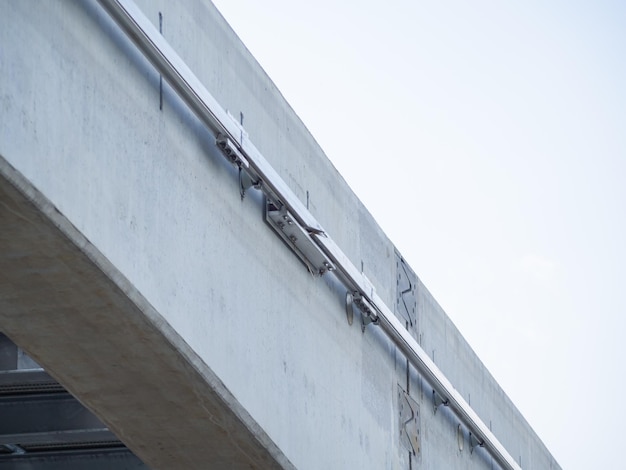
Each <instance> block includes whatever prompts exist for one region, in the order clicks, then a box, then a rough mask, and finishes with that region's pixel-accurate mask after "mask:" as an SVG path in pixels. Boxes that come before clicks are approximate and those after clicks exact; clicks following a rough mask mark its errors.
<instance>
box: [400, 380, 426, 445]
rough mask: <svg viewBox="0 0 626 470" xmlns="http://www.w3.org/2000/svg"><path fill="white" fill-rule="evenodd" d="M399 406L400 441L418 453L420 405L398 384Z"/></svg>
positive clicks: (419, 442)
mask: <svg viewBox="0 0 626 470" xmlns="http://www.w3.org/2000/svg"><path fill="white" fill-rule="evenodd" d="M398 407H399V415H400V416H399V418H400V423H399V424H400V441H401V442H402V444H403V445H404V447H405V448H406V449H407V450H408V451H409V452H412V453H413V455H417V454H418V453H419V452H420V447H421V445H420V444H421V441H420V419H419V417H420V414H419V413H420V411H419V410H420V407H419V404H418V403H417V402H416V401H415V400H413V399H412V398H411V397H410V396H409V394H408V393H406V392H405V391H404V390H402V387H400V385H398Z"/></svg>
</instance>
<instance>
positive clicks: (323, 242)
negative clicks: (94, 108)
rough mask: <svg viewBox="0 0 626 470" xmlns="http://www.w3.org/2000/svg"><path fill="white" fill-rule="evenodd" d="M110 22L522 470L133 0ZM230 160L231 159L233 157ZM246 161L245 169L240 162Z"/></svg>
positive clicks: (492, 445)
mask: <svg viewBox="0 0 626 470" xmlns="http://www.w3.org/2000/svg"><path fill="white" fill-rule="evenodd" d="M98 1H99V2H100V4H101V5H102V6H103V7H104V9H105V10H106V11H107V12H108V13H109V14H110V16H111V17H112V18H113V19H114V20H115V21H116V22H117V24H118V25H119V26H120V28H121V29H122V30H123V31H124V32H125V33H126V35H127V36H128V37H129V38H130V39H131V40H132V41H133V42H134V43H135V45H136V46H137V47H138V48H139V49H140V50H141V51H142V52H143V54H144V55H145V56H146V57H147V58H148V60H150V62H151V63H152V64H153V65H154V66H155V68H156V69H157V70H158V72H159V73H160V74H161V75H162V76H163V77H164V78H165V79H166V80H167V81H168V82H169V83H170V85H171V86H172V87H173V88H174V90H175V91H176V92H177V93H178V95H179V96H180V98H181V99H182V100H183V101H184V102H185V103H186V104H187V105H188V106H189V108H190V109H191V110H193V111H194V112H195V114H196V115H197V116H198V118H200V120H201V121H202V122H204V123H205V125H206V126H207V127H208V128H209V129H210V130H211V131H213V133H215V136H216V138H218V139H221V140H220V141H221V142H227V141H226V140H224V139H225V138H228V139H230V142H228V145H230V146H231V149H230V150H231V153H235V154H236V153H239V152H240V153H241V155H242V156H243V157H244V158H243V159H239V160H237V159H234V160H232V159H231V161H234V162H240V163H239V166H240V168H241V170H242V171H246V172H247V173H248V174H249V177H250V179H251V181H255V182H256V183H257V186H258V187H260V188H261V189H262V190H263V192H264V193H265V194H266V195H267V197H268V198H270V199H271V201H272V202H273V203H275V204H276V205H277V206H278V207H279V208H280V207H281V206H283V205H284V206H285V207H286V208H287V210H288V212H289V213H290V215H291V216H293V218H294V219H296V221H297V222H298V224H299V225H300V226H301V228H302V229H303V230H304V231H305V232H307V233H308V234H309V236H310V239H311V240H312V241H313V242H314V243H316V244H317V245H318V246H319V247H320V248H321V249H322V251H323V252H324V254H325V255H326V256H327V257H328V258H329V260H330V261H331V262H332V263H333V264H334V265H335V267H336V270H334V271H333V272H334V273H335V274H336V275H337V277H338V278H339V279H340V280H341V281H342V282H343V283H344V285H345V286H346V288H347V289H348V290H349V291H351V292H353V293H356V294H357V295H358V296H359V297H360V298H365V299H366V300H367V301H368V302H367V303H365V305H367V304H371V306H372V307H373V309H374V310H375V312H368V315H371V316H373V317H375V318H372V320H379V323H380V324H381V326H382V328H383V329H384V331H385V332H386V333H387V334H388V336H389V337H390V338H391V339H392V341H393V342H394V343H395V344H396V345H397V346H398V348H399V349H400V350H401V351H402V352H403V353H404V354H405V355H406V357H407V358H408V359H409V361H410V362H411V363H412V364H413V365H414V366H415V367H416V368H417V369H418V370H419V371H420V372H421V373H422V374H424V376H425V377H426V379H427V380H428V382H429V383H430V384H431V385H432V386H433V388H434V389H435V390H436V391H437V392H438V393H439V394H440V395H441V396H442V397H444V398H445V400H446V401H447V402H448V404H449V406H450V407H451V408H452V409H453V410H454V411H455V413H456V414H457V416H458V417H459V418H460V419H461V421H463V423H464V424H465V425H466V426H467V427H468V428H469V430H470V431H471V432H472V433H473V434H474V435H476V436H477V437H478V438H479V439H480V440H481V441H482V443H483V445H484V447H485V448H486V449H487V450H488V451H489V452H490V454H491V455H492V456H493V457H494V459H495V460H496V461H497V462H498V463H499V464H500V465H501V466H502V467H503V468H505V469H507V470H518V469H520V468H521V467H520V466H519V465H518V464H517V463H516V462H515V460H514V459H513V458H512V457H511V456H510V455H509V453H508V452H507V451H506V449H505V448H504V446H502V444H501V443H500V442H499V441H498V439H497V438H496V437H495V435H494V434H493V433H492V432H491V431H490V430H489V428H488V427H487V426H486V425H485V424H484V422H483V421H482V420H481V419H480V417H479V416H478V415H477V414H476V412H474V410H473V409H472V408H471V407H470V405H469V404H468V403H467V402H466V401H465V400H464V399H463V398H462V396H461V395H460V394H459V392H458V391H457V390H456V389H455V388H454V386H453V385H452V384H451V383H450V382H449V381H448V380H447V378H446V377H445V375H444V374H443V372H442V371H441V370H439V368H438V367H437V366H436V365H435V364H434V363H433V361H432V360H430V358H429V357H428V355H427V354H426V353H425V352H424V351H423V350H422V349H421V347H420V346H419V345H418V344H417V342H416V341H415V340H414V339H413V338H412V337H411V336H410V335H409V334H408V332H407V331H406V330H405V329H404V328H403V326H402V325H401V324H400V322H399V321H398V320H397V319H396V318H395V316H394V315H393V313H392V312H391V310H389V308H388V307H387V306H386V305H385V303H384V302H383V301H382V299H380V297H378V296H377V295H376V294H375V292H374V290H373V289H372V287H371V284H370V283H369V281H368V280H367V279H366V278H365V276H364V275H363V274H362V273H361V272H360V271H359V270H358V269H357V268H356V267H355V266H354V265H353V264H352V262H351V261H350V260H349V259H348V257H347V256H346V255H345V254H344V253H343V251H342V250H341V249H340V248H339V247H338V246H337V245H336V243H335V242H334V241H333V240H332V239H331V238H330V237H328V236H327V234H326V233H325V232H324V230H323V229H322V227H321V225H320V224H319V223H318V222H317V220H316V219H315V218H314V217H313V215H312V214H311V213H310V212H309V211H308V210H307V208H306V207H305V206H304V205H303V204H302V203H301V202H300V200H299V199H298V198H297V197H296V195H295V194H294V193H293V192H292V191H291V189H290V188H289V187H288V186H287V184H286V183H285V182H284V181H283V180H282V178H280V176H279V175H278V174H277V173H276V171H275V170H274V169H273V168H272V167H271V165H270V164H269V163H268V161H267V160H266V159H265V158H264V157H263V155H262V154H261V152H259V150H258V149H257V148H256V147H255V146H254V145H253V144H252V142H250V140H249V139H248V138H247V136H246V134H245V133H244V132H243V130H242V129H241V127H240V126H238V125H237V124H236V123H235V122H234V121H233V119H231V118H230V116H229V115H228V114H227V113H226V111H224V110H223V109H222V107H221V106H220V105H219V104H218V103H217V101H216V100H215V99H214V98H213V96H212V95H211V94H210V93H209V91H208V90H207V89H206V88H205V87H204V85H202V83H201V82H200V80H199V79H198V78H197V77H196V76H195V75H194V74H193V73H192V72H191V70H190V69H189V68H188V67H187V65H186V64H185V63H184V61H183V60H182V59H181V58H180V57H179V56H178V54H177V53H176V52H175V51H174V49H173V48H172V47H171V46H170V45H169V44H168V43H167V41H165V39H164V38H163V36H161V34H160V33H159V32H158V30H157V29H156V28H155V27H154V25H153V24H152V23H151V22H150V21H149V20H148V19H147V18H146V17H145V15H144V14H143V13H142V12H141V10H140V9H139V8H138V7H137V6H136V5H135V4H134V2H132V1H131V0H98ZM230 155H231V154H229V156H230ZM244 161H245V165H242V163H241V162H244Z"/></svg>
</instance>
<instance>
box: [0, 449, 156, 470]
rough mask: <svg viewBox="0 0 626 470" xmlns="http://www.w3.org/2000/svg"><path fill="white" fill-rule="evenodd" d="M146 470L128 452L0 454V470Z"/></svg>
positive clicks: (92, 451) (126, 450)
mask: <svg viewBox="0 0 626 470" xmlns="http://www.w3.org/2000/svg"><path fill="white" fill-rule="evenodd" d="M86 468H88V469H89V470H110V469H112V468H115V469H124V470H147V469H148V467H147V466H146V465H145V464H144V463H143V462H142V461H141V460H139V458H137V457H136V456H135V455H134V454H133V453H132V452H131V451H130V450H128V449H125V448H124V449H98V450H95V451H94V450H89V451H76V452H67V451H63V452H51V453H45V454H22V455H19V454H11V455H3V454H2V453H0V470H84V469H86Z"/></svg>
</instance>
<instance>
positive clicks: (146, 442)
mask: <svg viewBox="0 0 626 470" xmlns="http://www.w3.org/2000/svg"><path fill="white" fill-rule="evenodd" d="M0 221H2V230H0V325H1V327H2V330H3V331H4V332H6V333H7V334H8V335H10V336H11V337H12V338H13V339H14V340H15V341H16V342H17V343H18V344H24V345H25V346H27V347H28V350H29V353H30V354H31V355H32V356H33V357H34V358H35V359H36V360H37V361H39V362H40V363H41V364H43V365H44V366H46V367H47V368H48V370H49V371H50V372H51V373H52V374H53V375H54V376H55V378H56V379H57V380H58V381H60V382H61V383H63V384H67V386H68V387H69V388H70V391H71V392H72V393H74V394H75V395H76V396H78V397H80V399H81V401H82V402H83V403H84V404H85V405H86V406H88V407H89V408H91V409H93V410H97V412H98V414H99V415H100V416H102V417H103V418H104V419H105V420H106V422H107V425H108V426H109V427H110V428H111V429H112V430H113V431H114V432H115V433H116V434H117V435H118V436H120V437H121V438H122V439H123V440H124V442H126V443H127V444H128V445H129V446H130V447H131V448H132V449H133V451H134V452H135V453H136V454H137V455H138V456H139V457H140V458H141V459H142V460H143V461H144V462H146V463H147V464H149V465H151V466H152V467H153V468H207V467H208V468H241V469H244V468H245V469H249V468H290V467H291V464H290V463H289V462H288V460H287V459H286V458H285V457H284V456H283V455H282V453H281V452H280V451H279V450H278V448H277V447H276V446H275V445H274V444H273V443H272V442H271V440H270V439H269V438H268V436H267V435H266V434H265V433H264V432H263V430H262V429H260V427H259V426H258V425H257V424H256V423H255V422H254V420H253V419H252V418H251V417H250V416H249V414H248V413H247V412H246V411H245V410H244V409H243V408H242V406H241V405H240V404H239V403H238V402H237V400H236V399H235V398H234V397H233V396H232V395H231V394H230V393H229V392H228V391H227V390H226V389H225V387H224V385H223V384H222V383H221V382H220V380H219V379H218V378H217V377H216V376H215V374H213V372H212V371H211V370H210V369H209V367H208V366H207V365H206V364H205V363H204V362H203V361H202V360H201V359H200V358H199V357H198V356H197V355H196V354H195V353H194V352H193V351H192V350H191V349H190V348H189V347H187V346H186V345H185V343H184V342H183V341H182V340H181V338H180V337H179V336H178V335H177V334H176V332H174V331H173V330H172V329H171V328H170V327H169V325H167V323H166V322H165V320H164V319H163V317H162V316H161V315H159V314H158V313H157V312H156V311H155V310H154V308H153V307H152V306H151V305H150V304H149V303H148V302H147V301H146V299H145V298H143V297H142V296H141V294H140V293H139V292H137V291H136V289H134V287H133V286H132V285H131V284H130V283H129V282H128V280H127V279H125V278H124V276H123V275H122V274H121V273H120V272H119V271H118V270H117V269H115V267H114V266H112V265H111V264H110V263H109V262H108V261H107V260H106V259H105V258H104V257H103V256H102V254H101V253H99V252H98V251H97V249H96V248H95V247H94V246H93V245H91V243H89V241H88V240H86V239H85V238H84V237H83V236H82V235H81V234H80V233H79V232H78V231H77V230H76V228H75V227H73V226H72V225H71V224H70V223H69V222H68V221H67V219H65V217H63V216H62V215H61V214H60V213H59V212H58V211H57V210H56V208H55V207H54V206H53V205H52V204H50V202H49V201H47V200H46V199H45V198H44V197H43V196H42V195H41V194H40V193H39V192H38V191H37V190H36V189H34V188H33V187H32V186H30V185H29V183H28V182H27V181H25V180H24V179H23V178H21V175H19V174H18V173H17V172H15V171H14V169H13V168H12V167H11V166H10V165H8V163H7V162H6V161H5V160H4V159H3V158H1V157H0Z"/></svg>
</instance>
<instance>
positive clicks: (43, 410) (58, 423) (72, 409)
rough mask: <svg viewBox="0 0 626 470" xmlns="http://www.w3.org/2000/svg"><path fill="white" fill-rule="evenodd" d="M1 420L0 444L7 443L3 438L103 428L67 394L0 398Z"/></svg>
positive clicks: (96, 419)
mask: <svg viewBox="0 0 626 470" xmlns="http://www.w3.org/2000/svg"><path fill="white" fill-rule="evenodd" d="M0 418H1V419H0V442H3V443H4V442H6V441H5V440H4V436H6V435H16V434H19V435H26V434H31V433H58V432H66V431H83V430H92V429H103V428H106V426H105V425H103V424H102V422H101V421H100V420H99V419H98V418H97V417H96V416H95V415H94V414H93V413H92V412H91V411H89V410H88V409H87V408H85V407H84V406H83V405H82V404H81V403H80V402H79V401H78V400H76V398H74V397H72V396H71V395H70V394H69V393H67V392H65V393H54V394H42V395H24V396H18V397H16V396H12V397H1V398H0ZM9 443H10V444H19V443H18V442H9Z"/></svg>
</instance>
